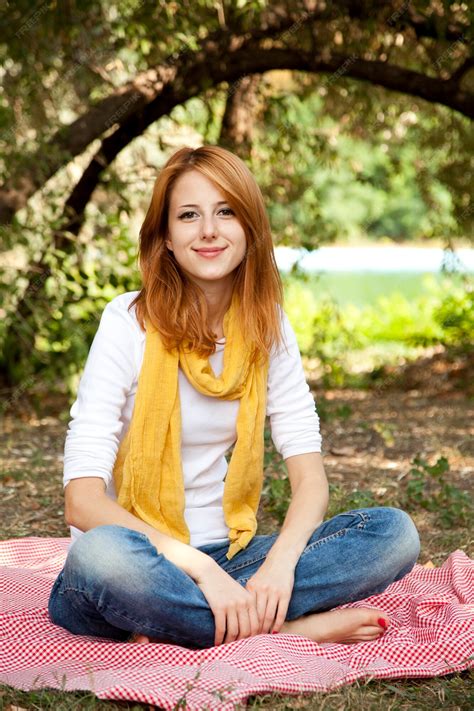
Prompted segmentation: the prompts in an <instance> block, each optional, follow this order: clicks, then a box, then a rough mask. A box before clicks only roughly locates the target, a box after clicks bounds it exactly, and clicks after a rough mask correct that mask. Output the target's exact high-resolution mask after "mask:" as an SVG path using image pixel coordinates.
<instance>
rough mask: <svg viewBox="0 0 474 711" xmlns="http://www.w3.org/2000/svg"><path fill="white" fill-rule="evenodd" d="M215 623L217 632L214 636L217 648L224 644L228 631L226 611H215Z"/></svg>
mask: <svg viewBox="0 0 474 711" xmlns="http://www.w3.org/2000/svg"><path fill="white" fill-rule="evenodd" d="M213 614H214V623H215V626H216V632H215V635H214V645H215V646H216V647H217V646H218V645H219V644H222V641H223V639H224V635H225V631H226V615H225V610H222V609H220V610H213Z"/></svg>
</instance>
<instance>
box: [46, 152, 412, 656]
mask: <svg viewBox="0 0 474 711" xmlns="http://www.w3.org/2000/svg"><path fill="white" fill-rule="evenodd" d="M139 251H140V269H141V277H142V288H141V289H140V290H139V291H134V292H127V293H124V294H121V295H120V296H117V297H115V298H114V299H112V301H111V302H110V303H109V304H107V306H106V307H105V309H104V311H103V313H102V316H101V320H100V323H99V326H98V329H97V332H96V334H95V337H94V340H93V343H92V345H91V348H90V351H89V355H88V358H87V361H86V364H85V368H84V372H83V374H82V378H81V381H80V384H79V390H78V394H77V399H76V400H75V402H74V404H73V405H72V407H71V410H70V415H71V420H70V423H69V427H68V431H67V435H66V442H65V452H64V485H65V516H66V521H67V523H68V524H69V526H70V527H71V536H72V541H71V545H70V548H69V551H68V555H67V558H66V561H65V565H64V567H63V569H62V570H61V572H60V573H59V575H58V577H57V579H56V581H55V583H54V585H53V588H52V590H51V595H50V599H49V615H50V617H51V620H52V621H53V622H54V623H56V624H57V625H60V626H62V627H64V628H65V629H67V630H69V631H70V632H72V633H73V634H81V635H96V636H100V637H106V638H110V639H115V640H121V641H126V640H130V641H135V642H141V643H147V642H154V641H160V642H166V643H171V644H179V645H183V646H187V647H190V648H204V647H210V646H213V645H220V644H223V643H228V642H232V641H234V640H238V639H242V638H245V637H249V636H253V635H257V634H266V633H273V632H281V633H285V634H296V635H304V636H305V637H309V638H311V639H313V640H315V641H316V642H340V643H344V644H353V643H361V642H364V641H369V640H374V639H377V638H378V637H380V635H382V634H383V633H384V630H385V629H386V628H387V626H388V625H389V624H390V618H389V615H388V614H387V613H386V612H384V611H383V610H381V609H377V608H374V607H370V606H367V607H364V606H361V607H354V608H344V609H334V608H336V607H338V606H340V605H343V604H344V603H348V602H352V601H356V600H362V599H364V598H366V597H368V596H370V595H374V594H376V593H380V592H382V591H383V590H385V588H386V587H387V586H388V585H390V583H392V582H393V581H395V580H400V579H401V578H402V577H403V576H405V575H406V574H407V573H409V572H410V570H411V569H412V568H413V566H414V565H415V563H416V561H417V558H418V554H419V550H420V543H419V537H418V533H417V530H416V528H415V526H414V524H413V522H412V520H411V518H410V517H409V516H408V515H407V514H406V513H405V512H404V511H402V510H400V509H397V508H391V507H374V508H361V509H357V510H351V511H346V512H344V513H341V514H339V515H337V516H334V517H333V518H328V519H327V520H324V517H325V512H326V510H327V506H328V483H327V479H326V475H325V472H324V467H323V461H322V456H321V436H320V432H319V419H318V415H317V412H316V409H315V404H314V399H313V397H312V395H311V392H310V390H309V387H308V384H307V382H306V380H305V374H304V371H303V367H302V362H301V356H300V353H299V350H298V345H297V342H296V337H295V334H294V331H293V329H292V327H291V325H290V323H289V320H288V317H287V315H286V313H285V311H284V309H283V306H282V303H283V292H282V284H281V280H280V276H279V273H278V269H277V266H276V263H275V258H274V252H273V245H272V239H271V234H270V225H269V220H268V217H267V214H266V211H265V206H264V201H263V198H262V194H261V192H260V189H259V187H258V185H257V183H256V181H255V179H254V177H253V176H252V174H251V173H250V171H249V170H248V168H247V167H246V165H245V164H244V163H243V162H242V161H241V160H240V159H239V158H238V157H237V156H236V155H234V154H233V153H231V152H229V151H226V150H224V149H222V148H220V147H218V146H210V145H206V146H202V147H200V148H197V149H195V150H193V149H191V148H182V149H180V150H178V151H177V152H176V153H174V155H172V156H171V157H170V158H169V160H168V161H167V163H166V164H165V165H164V167H163V168H162V170H161V171H160V173H159V175H158V177H157V179H156V183H155V186H154V190H153V196H152V199H151V204H150V206H149V208H148V211H147V214H146V217H145V221H144V223H143V225H142V228H141V230H140V245H139ZM267 415H268V417H269V422H270V428H271V436H272V440H273V442H274V444H275V447H276V449H277V451H278V452H279V453H280V454H281V456H282V458H283V460H284V462H285V464H286V467H287V470H288V477H289V480H290V484H291V492H292V493H291V502H290V504H289V508H288V512H287V515H286V518H285V521H284V523H283V526H282V527H281V530H280V531H277V532H275V533H272V534H271V535H257V510H258V505H259V501H260V495H261V490H262V481H263V457H264V425H265V417H266V416H267Z"/></svg>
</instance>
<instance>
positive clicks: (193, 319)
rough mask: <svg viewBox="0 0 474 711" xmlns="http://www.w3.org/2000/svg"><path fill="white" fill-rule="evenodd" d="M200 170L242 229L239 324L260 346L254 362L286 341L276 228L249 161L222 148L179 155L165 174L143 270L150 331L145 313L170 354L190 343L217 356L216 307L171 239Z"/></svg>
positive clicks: (143, 248) (147, 223) (143, 250)
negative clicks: (184, 192)
mask: <svg viewBox="0 0 474 711" xmlns="http://www.w3.org/2000/svg"><path fill="white" fill-rule="evenodd" d="M190 170H198V171H199V172H200V173H201V174H202V175H204V176H205V177H206V178H208V179H209V180H210V181H212V183H213V184H214V185H215V186H216V187H217V188H218V189H220V190H221V192H222V193H223V195H224V196H225V199H226V200H227V201H228V203H229V205H230V207H231V208H232V209H233V211H234V212H235V215H236V217H237V219H238V220H239V222H240V223H241V225H242V227H243V229H244V232H245V236H246V240H247V251H246V254H245V257H244V259H243V261H242V262H241V263H240V264H239V266H238V267H237V269H236V270H235V273H234V282H233V289H234V290H237V293H238V297H239V302H240V310H239V316H238V317H239V320H240V324H241V328H242V329H243V331H242V332H243V333H245V334H246V336H248V339H249V343H251V344H253V345H252V361H255V360H256V359H258V358H259V357H263V358H265V357H266V356H267V355H269V354H270V352H271V349H272V347H273V346H274V345H278V344H279V343H280V342H281V329H280V323H281V316H280V308H283V285H282V282H281V278H280V274H279V272H278V267H277V264H276V261H275V255H274V251H273V243H272V237H271V230H270V222H269V219H268V215H267V212H266V209H265V204H264V200H263V196H262V193H261V191H260V188H259V186H258V184H257V182H256V181H255V178H254V177H253V175H252V173H251V172H250V170H249V169H248V168H247V166H246V165H245V163H244V162H243V161H242V160H241V159H240V158H239V157H238V156H236V155H235V154H234V153H231V152H230V151H228V150H226V149H224V148H221V147H220V146H213V145H205V146H201V147H200V148H196V149H192V148H188V147H184V148H181V149H179V150H178V151H176V152H175V153H174V154H173V155H172V156H171V157H170V158H169V159H168V161H167V162H166V163H165V165H164V166H163V168H162V169H161V171H160V173H159V175H158V177H157V179H156V181H155V185H154V187H153V195H152V198H151V203H150V206H149V208H148V211H147V213H146V216H145V220H144V222H143V225H142V227H141V229H140V241H139V264H140V271H141V275H142V283H143V286H142V288H141V290H140V292H139V294H137V296H136V297H135V298H134V300H133V301H132V303H131V304H130V306H129V308H132V306H133V305H134V304H136V312H137V319H138V321H139V323H140V326H141V328H142V329H143V330H145V315H146V316H148V318H149V319H150V321H151V322H152V323H153V325H154V326H155V327H156V328H157V329H158V331H159V333H160V336H161V338H162V340H163V343H164V345H165V348H166V349H167V350H172V349H173V348H175V347H178V346H179V345H180V344H181V343H182V342H185V341H186V342H189V343H190V344H191V347H192V349H193V350H196V351H197V352H198V353H199V355H201V356H203V357H208V356H209V355H211V354H212V353H214V352H215V349H216V347H215V334H214V333H213V332H212V331H211V330H210V328H209V326H208V307H207V301H206V298H205V295H204V292H203V291H202V289H201V288H200V287H199V286H198V285H197V284H195V283H194V282H192V281H191V280H190V279H189V278H188V277H187V276H186V275H185V274H184V273H183V272H182V271H181V269H180V266H179V264H178V262H177V261H176V258H175V256H174V253H173V252H172V251H171V250H168V248H167V246H166V243H165V240H166V237H167V227H168V210H169V204H170V195H171V191H172V189H173V186H174V183H175V182H176V180H177V179H178V178H179V177H180V176H181V175H182V174H183V173H185V172H186V171H190Z"/></svg>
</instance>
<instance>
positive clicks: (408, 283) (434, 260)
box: [275, 246, 474, 306]
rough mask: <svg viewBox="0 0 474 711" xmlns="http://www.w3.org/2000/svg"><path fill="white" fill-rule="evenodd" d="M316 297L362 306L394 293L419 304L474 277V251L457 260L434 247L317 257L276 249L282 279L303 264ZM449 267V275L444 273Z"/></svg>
mask: <svg viewBox="0 0 474 711" xmlns="http://www.w3.org/2000/svg"><path fill="white" fill-rule="evenodd" d="M299 257H300V261H299V267H300V269H301V270H302V271H303V272H305V273H306V275H307V278H308V285H309V286H310V287H311V290H312V291H313V292H314V294H315V295H318V296H322V297H324V296H326V295H330V296H332V297H333V298H334V299H335V300H336V301H337V302H338V303H340V304H345V303H353V304H356V305H358V306H363V305H364V304H368V303H374V302H375V301H376V300H377V299H378V297H380V296H383V295H386V296H389V295H391V294H394V293H400V294H403V296H405V297H406V298H407V299H415V298H417V297H419V296H422V295H423V294H428V293H429V290H430V288H431V287H432V285H433V283H434V284H441V283H442V282H443V281H444V280H450V281H449V283H452V282H453V281H454V283H456V282H458V281H460V280H461V276H460V275H462V274H473V273H474V249H469V248H464V249H459V250H457V251H456V253H455V254H454V255H453V254H452V253H445V252H444V251H443V250H442V249H437V248H433V247H402V246H396V247H391V246H382V247H336V246H334V247H321V248H320V249H318V250H316V251H314V252H307V251H306V250H298V249H292V248H290V247H276V248H275V258H276V261H277V264H278V268H279V269H280V271H281V272H282V274H283V275H284V274H286V273H288V272H289V270H290V269H291V267H292V266H293V264H295V262H296V261H297V260H298V258H299ZM443 265H445V271H442V267H443Z"/></svg>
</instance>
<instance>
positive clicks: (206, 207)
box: [166, 170, 247, 290]
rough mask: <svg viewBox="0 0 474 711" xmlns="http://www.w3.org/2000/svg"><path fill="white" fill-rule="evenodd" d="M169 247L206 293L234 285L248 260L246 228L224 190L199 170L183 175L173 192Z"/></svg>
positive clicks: (169, 214) (170, 208)
mask: <svg viewBox="0 0 474 711" xmlns="http://www.w3.org/2000/svg"><path fill="white" fill-rule="evenodd" d="M166 246H167V247H168V249H171V251H172V252H173V253H174V256H175V258H176V261H177V262H178V264H179V265H180V267H181V269H182V270H183V271H184V272H185V273H186V274H187V275H188V276H189V277H191V278H192V279H193V281H195V282H197V284H198V285H199V286H201V287H202V288H203V290H205V289H206V286H209V285H210V284H211V283H213V284H214V285H217V284H220V285H222V287H223V288H225V287H227V286H228V285H230V284H231V283H232V279H233V277H232V273H233V272H234V270H235V269H236V268H237V267H238V266H239V264H240V263H241V261H242V260H243V258H244V255H245V252H246V247H247V245H246V238H245V232H244V229H243V227H242V225H241V224H240V222H239V220H238V219H237V217H236V216H235V214H234V212H233V210H232V209H231V207H230V205H229V203H228V202H227V201H226V199H225V197H224V195H223V194H222V193H221V191H220V190H219V189H218V188H216V187H215V186H214V185H213V183H211V181H210V180H208V179H207V178H206V177H205V176H204V175H202V174H201V173H199V172H198V171H197V170H191V171H188V172H186V173H184V174H183V175H181V176H180V177H179V178H178V179H177V181H176V183H175V184H174V187H173V189H172V191H171V195H170V205H169V213H168V239H167V240H166ZM208 250H213V251H208Z"/></svg>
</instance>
